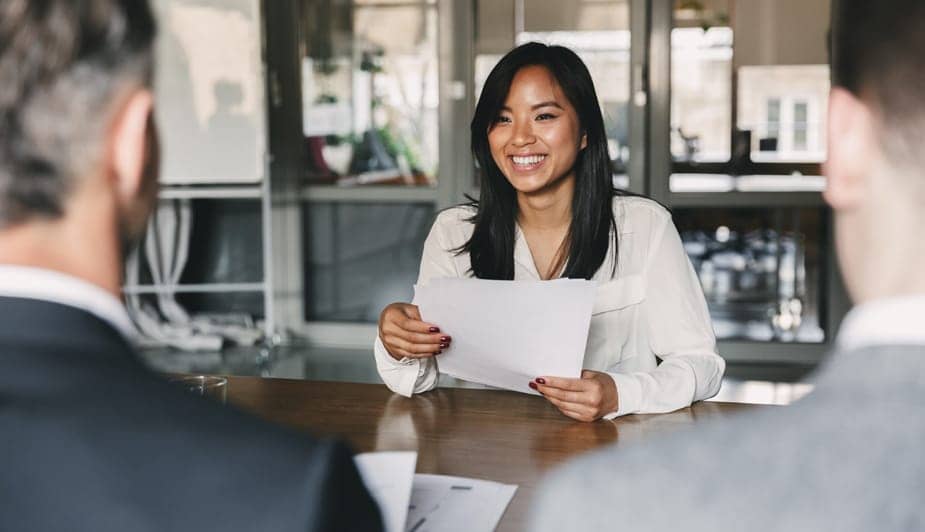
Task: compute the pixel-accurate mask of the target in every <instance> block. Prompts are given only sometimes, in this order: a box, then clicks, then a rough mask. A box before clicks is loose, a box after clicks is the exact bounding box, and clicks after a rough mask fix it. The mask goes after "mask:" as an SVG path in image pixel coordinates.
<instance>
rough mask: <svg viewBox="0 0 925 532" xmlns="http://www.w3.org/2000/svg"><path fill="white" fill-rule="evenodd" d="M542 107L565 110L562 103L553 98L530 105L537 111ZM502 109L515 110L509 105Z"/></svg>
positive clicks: (531, 108) (532, 109)
mask: <svg viewBox="0 0 925 532" xmlns="http://www.w3.org/2000/svg"><path fill="white" fill-rule="evenodd" d="M542 107H555V108H557V109H561V110H563V111H564V110H565V109H564V108H563V107H562V106H561V105H559V104H558V103H557V102H554V101H552V100H550V101H548V102H540V103H538V104H536V105H531V106H530V110H531V111H536V110H537V109H540V108H542ZM500 110H501V111H507V112H509V113H510V112H513V110H512V109H511V108H510V107H508V106H507V105H505V106H502V107H501V109H500Z"/></svg>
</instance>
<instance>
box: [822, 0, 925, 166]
mask: <svg viewBox="0 0 925 532" xmlns="http://www.w3.org/2000/svg"><path fill="white" fill-rule="evenodd" d="M831 35H832V37H831V38H832V43H831V52H832V84H833V85H834V86H838V87H843V88H845V89H847V90H848V91H850V92H851V93H853V94H854V95H855V96H857V97H858V98H860V99H861V100H863V101H865V102H866V103H868V104H869V105H871V106H872V108H873V109H874V110H875V112H876V114H877V118H878V119H879V121H880V122H881V123H880V126H881V128H882V130H883V135H882V136H881V139H882V145H883V148H884V150H885V152H886V153H887V155H888V156H890V157H891V158H893V159H894V160H896V162H905V163H908V162H914V163H916V164H921V162H922V161H925V157H923V155H922V151H923V150H922V147H921V143H922V141H923V140H925V90H923V87H925V2H923V1H922V0H876V1H872V0H836V2H835V4H834V5H833V11H832V34H831Z"/></svg>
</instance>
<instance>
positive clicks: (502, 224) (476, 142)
mask: <svg viewBox="0 0 925 532" xmlns="http://www.w3.org/2000/svg"><path fill="white" fill-rule="evenodd" d="M527 66H542V67H545V68H546V69H547V70H549V72H550V73H552V75H553V77H555V79H556V81H557V82H558V83H559V86H560V87H561V88H562V92H563V93H565V96H566V98H568V101H569V103H571V104H572V107H574V108H575V111H576V113H577V114H578V123H579V127H580V130H581V133H582V134H583V135H585V136H586V137H587V146H586V147H585V148H584V149H583V150H581V151H580V152H579V153H578V157H577V159H576V160H575V195H574V197H573V199H572V221H571V224H570V225H569V231H568V234H567V236H566V240H565V243H566V246H567V248H566V250H567V252H568V262H567V264H566V267H565V271H564V272H563V273H562V277H569V278H573V279H591V277H592V276H594V273H595V272H596V271H597V270H598V268H600V267H601V264H603V263H604V259H605V258H606V256H607V250H608V249H609V248H610V243H611V239H612V240H613V255H614V265H616V256H617V230H616V222H615V221H614V217H613V207H612V198H613V196H614V195H615V194H616V195H622V194H624V193H623V192H622V191H619V190H615V189H614V188H613V184H612V183H613V181H612V179H613V178H612V172H611V165H610V158H609V156H608V153H607V136H606V133H605V132H604V118H603V116H601V109H600V104H599V103H598V100H597V94H596V93H595V91H594V83H593V82H592V81H591V75H590V74H589V73H588V69H587V67H586V66H585V64H584V63H583V62H582V61H581V59H580V58H579V57H578V55H576V54H575V52H573V51H571V50H569V49H568V48H565V47H562V46H547V45H545V44H540V43H535V42H531V43H527V44H524V45H521V46H518V47H517V48H514V49H513V50H511V51H510V52H508V53H507V55H505V56H504V57H503V58H501V61H499V62H498V64H497V65H495V67H494V68H493V69H492V71H491V73H490V74H489V75H488V79H487V80H486V81H485V87H484V88H483V89H482V95H481V97H479V102H478V104H477V105H476V107H475V116H473V117H472V125H471V129H472V154H473V156H474V157H475V160H476V162H477V163H478V166H479V169H480V173H481V178H480V179H481V191H480V195H479V199H478V201H475V200H473V202H472V205H473V206H475V207H476V209H477V211H476V214H475V215H474V216H473V217H472V218H471V219H470V222H472V223H473V224H475V229H474V230H473V232H472V238H470V239H469V241H468V242H466V243H465V244H464V245H463V246H462V247H461V248H459V250H457V251H458V252H459V253H463V252H468V253H469V257H470V259H471V263H472V272H473V273H474V274H475V276H476V277H478V278H480V279H505V280H512V279H514V227H515V222H516V219H517V194H516V191H515V190H514V187H513V186H511V184H510V183H509V182H508V180H507V178H505V177H504V174H502V173H501V170H500V169H499V168H498V165H497V164H495V161H494V158H492V155H491V148H490V146H489V144H488V131H489V129H490V128H491V127H492V125H493V124H494V123H495V120H496V119H497V117H498V115H499V114H500V112H501V109H502V108H503V107H504V102H505V100H506V99H507V95H508V91H509V90H510V88H511V82H512V80H513V79H514V75H515V74H517V72H518V71H519V70H520V69H522V68H524V67H527ZM614 268H616V266H614ZM613 273H614V272H611V275H613Z"/></svg>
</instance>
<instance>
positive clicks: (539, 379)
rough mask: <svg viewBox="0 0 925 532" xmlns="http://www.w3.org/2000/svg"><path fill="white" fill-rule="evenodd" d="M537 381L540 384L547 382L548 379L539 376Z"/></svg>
mask: <svg viewBox="0 0 925 532" xmlns="http://www.w3.org/2000/svg"><path fill="white" fill-rule="evenodd" d="M536 382H538V383H540V384H546V379H544V378H543V377H537V378H536Z"/></svg>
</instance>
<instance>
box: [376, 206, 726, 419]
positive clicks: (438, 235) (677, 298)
mask: <svg viewBox="0 0 925 532" xmlns="http://www.w3.org/2000/svg"><path fill="white" fill-rule="evenodd" d="M613 210H614V218H615V220H616V222H617V228H618V230H619V232H620V236H619V239H618V248H617V250H618V253H617V269H616V275H615V276H613V277H611V272H612V271H613V260H614V254H613V250H610V252H609V253H608V254H607V256H606V259H605V260H604V263H603V264H602V265H601V267H600V269H598V271H597V272H596V273H595V274H594V277H593V279H594V280H596V281H597V282H598V287H597V295H596V298H595V301H594V308H593V313H592V316H591V327H590V331H589V332H588V344H587V347H586V348H585V359H584V368H585V369H590V370H596V371H603V372H606V373H608V374H609V375H610V376H611V377H612V378H613V380H614V383H615V384H616V387H617V393H618V397H619V401H618V402H619V406H618V410H617V411H616V412H612V413H610V414H609V415H607V416H604V417H605V418H606V419H611V418H613V417H616V416H622V415H625V414H636V413H639V414H648V413H659V412H670V411H672V410H677V409H679V408H684V407H686V406H689V405H690V404H691V403H692V402H694V401H699V400H702V399H708V398H710V397H713V396H714V395H716V393H717V392H718V391H719V388H720V384H721V381H722V376H723V371H724V370H725V367H726V364H725V361H724V360H723V359H722V358H720V356H719V355H718V354H717V353H716V338H715V336H714V335H713V328H712V326H711V324H710V315H709V313H708V312H707V305H706V301H705V300H704V297H703V291H702V290H701V288H700V283H699V281H698V279H697V275H696V273H694V269H693V268H692V267H691V264H690V261H689V260H688V258H687V255H686V254H685V253H684V249H683V248H682V246H681V239H680V237H679V236H678V231H677V230H676V229H675V227H674V224H673V223H672V221H671V215H670V214H669V213H668V212H667V211H666V210H665V209H664V208H663V207H661V206H660V205H659V204H657V203H656V202H654V201H651V200H648V199H644V198H637V197H615V198H614V200H613ZM473 213H474V211H473V209H472V208H471V207H454V208H452V209H447V210H446V211H443V212H441V213H440V214H439V215H438V216H437V220H436V221H435V222H434V225H433V228H431V230H430V234H429V235H428V237H427V240H426V241H425V242H424V252H423V256H422V257H421V270H420V275H419V276H418V284H423V283H426V282H427V281H428V280H429V279H433V278H440V277H472V273H471V272H470V267H471V263H470V261H469V254H468V253H463V254H461V255H456V254H455V253H454V252H453V251H452V250H454V249H456V248H458V247H460V246H462V245H463V244H464V243H466V242H467V241H468V240H469V237H470V236H471V235H472V229H473V225H472V224H471V223H469V222H467V221H466V220H467V219H468V218H469V217H471V216H472V214H473ZM514 279H516V280H539V279H540V275H539V273H537V270H536V266H535V265H534V263H533V256H532V255H531V253H530V249H529V247H528V246H527V241H526V239H525V238H524V235H523V232H522V231H521V229H520V227H519V226H518V227H517V228H516V234H515V241H514ZM374 351H375V358H376V366H377V368H378V370H379V375H380V376H381V377H382V380H383V381H384V382H385V384H386V386H388V387H389V389H391V390H392V391H394V392H396V393H399V394H401V395H404V396H408V397H410V396H411V395H412V394H415V393H421V392H425V391H428V390H431V389H433V388H434V387H435V386H436V385H437V377H438V374H439V365H440V356H439V355H437V356H436V357H432V358H423V359H412V358H407V357H406V358H403V359H402V360H395V359H394V358H392V357H391V356H390V355H389V353H388V352H387V351H386V349H385V346H384V345H383V344H382V340H381V339H379V338H376V341H375V345H374ZM658 359H660V360H661V363H660V364H659V362H658Z"/></svg>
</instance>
